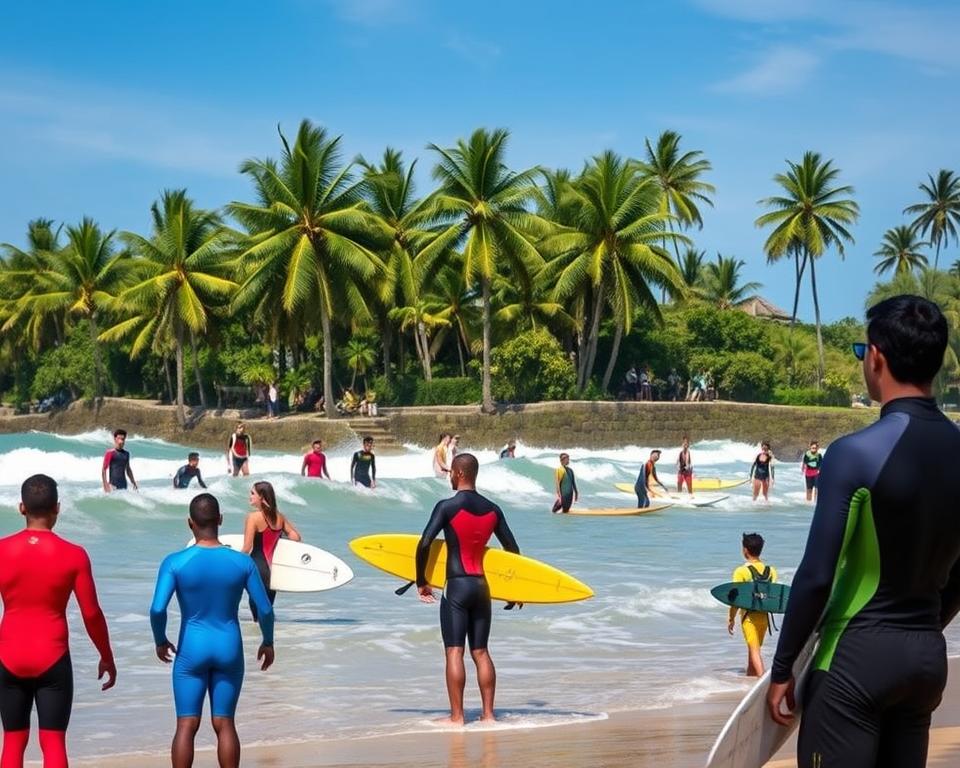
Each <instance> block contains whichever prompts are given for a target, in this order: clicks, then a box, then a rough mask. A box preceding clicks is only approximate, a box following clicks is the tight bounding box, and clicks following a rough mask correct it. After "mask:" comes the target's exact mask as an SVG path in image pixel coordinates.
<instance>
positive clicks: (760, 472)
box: [750, 442, 773, 501]
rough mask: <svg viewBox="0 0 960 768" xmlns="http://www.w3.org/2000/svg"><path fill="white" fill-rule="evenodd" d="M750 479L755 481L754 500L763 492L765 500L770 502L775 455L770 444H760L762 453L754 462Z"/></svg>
mask: <svg viewBox="0 0 960 768" xmlns="http://www.w3.org/2000/svg"><path fill="white" fill-rule="evenodd" d="M750 477H751V478H752V479H753V500H754V501H756V500H757V496H759V495H760V492H761V491H763V500H764V501H770V498H769V495H768V494H769V492H770V486H771V485H773V453H771V451H770V443H767V442H763V443H760V453H758V454H757V458H755V459H754V460H753V466H752V467H750Z"/></svg>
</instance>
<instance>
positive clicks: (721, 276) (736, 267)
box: [701, 253, 761, 309]
mask: <svg viewBox="0 0 960 768" xmlns="http://www.w3.org/2000/svg"><path fill="white" fill-rule="evenodd" d="M745 266H746V262H745V261H742V260H738V259H736V258H735V257H733V256H731V257H730V258H725V257H723V256H721V255H720V254H719V253H718V254H717V261H716V263H715V264H714V263H712V262H711V263H710V264H707V265H706V267H705V268H704V275H703V283H702V288H701V295H702V296H703V298H704V299H706V300H707V301H709V302H710V303H711V304H715V305H716V306H717V307H719V308H720V309H730V308H731V307H734V306H736V305H737V304H739V303H740V302H742V301H746V300H747V299H749V298H752V297H751V296H749V295H748V294H750V293H752V292H753V291H756V290H758V289H759V288H760V287H761V283H756V282H748V283H742V284H741V282H740V270H742V269H743V268H744V267H745Z"/></svg>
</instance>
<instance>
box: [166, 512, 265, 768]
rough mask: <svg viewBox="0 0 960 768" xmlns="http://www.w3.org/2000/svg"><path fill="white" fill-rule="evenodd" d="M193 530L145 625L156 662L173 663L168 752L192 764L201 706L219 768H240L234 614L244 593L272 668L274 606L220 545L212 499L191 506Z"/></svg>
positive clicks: (244, 565)
mask: <svg viewBox="0 0 960 768" xmlns="http://www.w3.org/2000/svg"><path fill="white" fill-rule="evenodd" d="M188 522H189V525H190V530H191V531H192V532H193V535H194V538H195V539H196V544H195V546H192V547H187V548H186V549H181V550H180V551H178V552H174V553H173V554H172V555H168V556H167V557H166V559H165V560H164V561H163V564H162V565H161V566H160V572H159V573H158V574H157V586H156V589H155V591H154V594H153V603H152V604H151V605H150V627H151V629H152V631H153V641H154V644H155V645H156V650H157V658H158V659H160V661H162V662H164V663H165V664H169V663H170V662H171V661H173V659H171V657H170V654H171V653H174V654H176V661H174V663H173V702H174V706H175V707H176V712H177V730H176V733H175V734H174V736H173V744H172V746H171V748H170V752H171V755H170V756H171V760H172V763H173V765H174V766H177V768H179V767H180V766H189V765H193V741H194V738H195V737H196V735H197V731H198V730H199V729H200V718H201V717H202V716H203V700H204V699H206V698H207V697H208V696H209V698H210V715H211V720H212V724H213V730H214V731H215V732H216V734H217V759H218V762H219V763H220V768H237V767H238V766H239V765H240V737H239V736H238V735H237V729H236V726H235V725H234V715H235V713H236V710H237V702H238V701H239V699H240V688H241V687H242V686H243V640H242V639H241V637H240V623H239V621H238V617H237V608H238V607H239V605H240V598H241V597H242V596H243V593H244V590H246V592H247V594H248V595H250V599H251V600H252V601H254V602H255V603H256V604H257V606H258V608H259V611H260V632H261V634H262V635H263V642H262V643H261V644H260V649H259V650H258V651H257V660H258V661H260V662H261V664H260V669H262V670H266V669H268V668H269V667H270V666H271V665H272V664H273V608H272V607H271V605H270V601H269V600H268V599H267V593H266V591H265V590H264V587H263V581H262V580H261V578H260V574H259V572H258V571H257V566H256V565H255V564H254V562H253V560H251V559H250V557H248V556H247V555H245V554H243V553H241V552H236V551H234V550H232V549H230V548H229V547H224V546H222V545H221V544H220V541H219V539H218V536H219V532H220V525H221V524H222V523H223V515H221V514H220V504H219V503H218V502H217V500H216V498H215V497H214V496H212V495H211V494H209V493H201V494H200V495H199V496H195V497H194V498H193V501H191V502H190V518H189V520H188ZM174 594H176V596H177V602H178V603H179V604H180V616H181V619H180V638H179V640H178V641H177V645H176V647H174V645H173V643H171V642H170V641H169V640H168V639H167V606H168V605H169V603H170V599H171V598H172V597H173V595H174Z"/></svg>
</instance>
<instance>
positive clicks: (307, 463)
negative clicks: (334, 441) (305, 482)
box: [300, 440, 330, 480]
mask: <svg viewBox="0 0 960 768" xmlns="http://www.w3.org/2000/svg"><path fill="white" fill-rule="evenodd" d="M310 448H311V450H310V453H308V454H307V455H306V456H304V457H303V463H302V464H301V465H300V474H301V475H305V476H306V477H326V478H327V480H329V479H330V473H329V472H328V471H327V457H326V455H325V454H324V452H323V440H314V441H313V444H312V445H311V446H310Z"/></svg>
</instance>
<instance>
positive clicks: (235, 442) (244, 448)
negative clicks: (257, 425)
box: [227, 421, 253, 477]
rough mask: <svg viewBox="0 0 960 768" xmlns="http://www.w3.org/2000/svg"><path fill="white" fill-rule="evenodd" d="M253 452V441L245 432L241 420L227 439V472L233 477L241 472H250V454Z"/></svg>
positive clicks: (247, 473) (246, 473)
mask: <svg viewBox="0 0 960 768" xmlns="http://www.w3.org/2000/svg"><path fill="white" fill-rule="evenodd" d="M252 452H253V441H252V440H251V439H250V435H248V434H247V428H246V427H245V426H244V424H243V422H242V421H241V422H240V423H239V424H237V428H236V429H235V430H234V431H233V434H232V435H230V439H229V440H227V473H228V474H231V473H232V474H233V476H234V477H236V476H237V475H239V474H241V473H243V476H244V477H246V476H247V475H249V474H250V454H251V453H252Z"/></svg>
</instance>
